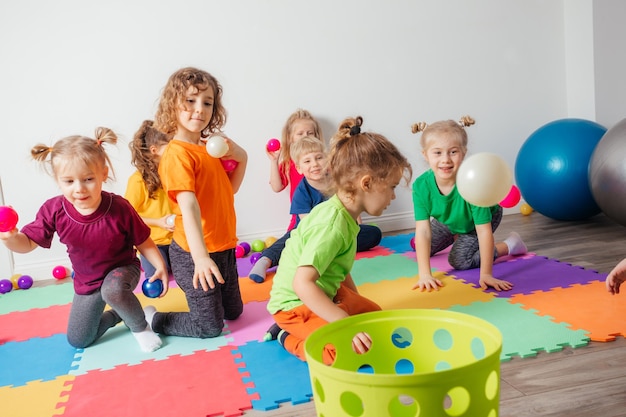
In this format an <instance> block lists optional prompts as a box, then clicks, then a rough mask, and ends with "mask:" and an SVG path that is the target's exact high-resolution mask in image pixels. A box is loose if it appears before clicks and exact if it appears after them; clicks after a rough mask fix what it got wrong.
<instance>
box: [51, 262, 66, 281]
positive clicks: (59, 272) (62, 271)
mask: <svg viewBox="0 0 626 417" xmlns="http://www.w3.org/2000/svg"><path fill="white" fill-rule="evenodd" d="M52 276H53V277H55V278H56V279H63V278H65V277H67V268H66V267H64V266H63V265H58V266H55V267H54V269H53V270H52Z"/></svg>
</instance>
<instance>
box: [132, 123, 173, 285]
mask: <svg viewBox="0 0 626 417" xmlns="http://www.w3.org/2000/svg"><path fill="white" fill-rule="evenodd" d="M152 124H153V122H152V120H144V122H143V123H142V124H141V126H140V127H139V130H138V131H137V132H136V133H135V137H134V138H133V141H132V142H131V143H130V144H129V148H130V152H131V157H132V160H131V162H132V164H133V165H134V166H135V167H136V168H137V171H135V172H134V173H133V174H132V175H131V176H130V178H129V179H128V184H127V186H126V193H125V194H124V198H126V199H127V200H128V201H129V202H130V204H132V206H133V207H134V208H135V210H137V213H139V215H140V216H141V218H142V219H143V221H144V222H145V223H146V224H147V225H148V226H150V237H151V238H152V240H153V241H154V243H156V245H157V248H159V251H160V252H161V256H162V257H163V260H164V261H165V265H166V266H167V271H168V272H170V271H171V267H170V256H169V247H170V243H171V242H172V231H173V230H174V224H173V222H172V221H171V220H173V218H170V216H171V215H172V210H171V209H170V203H169V201H168V199H167V196H166V195H165V191H163V187H161V180H160V178H159V172H158V166H159V159H160V158H161V155H162V154H163V151H164V150H165V145H167V144H168V142H169V141H170V140H169V138H168V137H167V136H166V135H165V134H163V133H161V132H159V131H158V130H156V129H155V128H153V127H152ZM140 259H141V267H142V268H143V271H144V273H145V276H146V278H150V277H152V275H154V271H155V268H154V266H153V265H152V264H151V263H150V262H149V261H148V260H147V259H146V258H145V256H143V255H141V256H140Z"/></svg>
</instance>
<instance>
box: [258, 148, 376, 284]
mask: <svg viewBox="0 0 626 417" xmlns="http://www.w3.org/2000/svg"><path fill="white" fill-rule="evenodd" d="M291 156H292V160H293V161H294V163H295V167H296V169H297V170H298V173H299V174H301V175H304V178H303V179H302V181H300V184H298V187H296V190H295V192H294V193H293V197H292V200H291V214H293V215H296V216H297V219H296V220H297V221H296V224H295V226H294V227H297V226H298V224H299V223H300V221H301V220H302V219H303V218H304V217H305V216H306V215H307V214H309V213H310V212H311V209H313V207H315V206H316V205H318V204H319V203H321V202H322V201H325V200H326V199H327V198H328V196H329V194H330V193H331V191H330V187H331V182H330V177H329V176H328V175H327V170H326V166H325V165H326V153H325V150H324V143H323V142H322V141H320V140H319V139H317V138H314V137H312V136H305V137H303V138H302V139H300V140H298V141H297V142H295V143H293V144H292V145H291ZM359 229H360V230H359V234H358V235H357V249H356V250H357V252H361V251H366V250H370V249H372V248H373V247H374V246H376V245H378V244H379V243H380V240H381V238H382V232H381V231H380V229H379V228H378V227H376V226H371V225H364V224H360V225H359ZM292 230H293V229H292ZM290 235H291V231H288V232H287V233H285V235H283V236H282V237H281V238H280V239H278V240H277V241H276V242H274V243H273V244H272V245H271V246H270V247H269V248H266V249H265V250H264V251H263V252H261V257H260V258H259V260H258V261H257V262H256V263H255V264H254V266H253V267H252V270H250V274H249V277H250V279H251V280H253V281H254V282H258V283H261V282H263V281H265V276H266V274H267V270H268V269H269V268H271V267H273V266H276V265H278V261H279V260H280V254H281V253H282V251H283V248H284V247H285V242H286V241H287V239H288V238H289V236H290Z"/></svg>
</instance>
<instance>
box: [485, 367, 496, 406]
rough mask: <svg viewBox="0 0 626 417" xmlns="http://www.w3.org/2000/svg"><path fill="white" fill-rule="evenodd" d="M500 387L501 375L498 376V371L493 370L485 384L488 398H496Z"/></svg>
mask: <svg viewBox="0 0 626 417" xmlns="http://www.w3.org/2000/svg"><path fill="white" fill-rule="evenodd" d="M499 389H500V377H499V376H498V372H496V371H491V373H490V374H489V376H488V377H487V383H486V384H485V396H486V397H487V399H488V400H493V399H494V398H496V395H497V394H498V390H499Z"/></svg>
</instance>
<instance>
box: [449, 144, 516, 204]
mask: <svg viewBox="0 0 626 417" xmlns="http://www.w3.org/2000/svg"><path fill="white" fill-rule="evenodd" d="M512 186H513V172H512V171H511V168H509V166H508V165H507V164H506V162H505V161H504V159H502V158H501V157H499V156H498V155H496V154H493V153H488V152H483V153H477V154H475V155H472V156H470V157H468V158H466V159H465V160H464V161H463V163H462V164H461V166H460V167H459V172H457V174H456V188H457V190H458V191H459V194H461V197H463V198H464V199H465V201H467V202H468V203H470V204H473V205H475V206H480V207H490V206H495V205H496V204H498V203H500V201H502V199H504V197H506V196H507V194H508V193H509V191H511V187H512Z"/></svg>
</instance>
